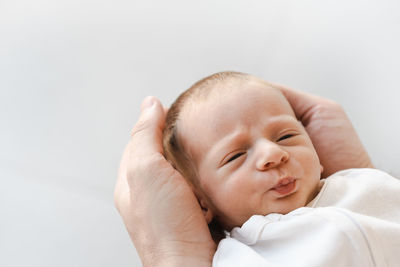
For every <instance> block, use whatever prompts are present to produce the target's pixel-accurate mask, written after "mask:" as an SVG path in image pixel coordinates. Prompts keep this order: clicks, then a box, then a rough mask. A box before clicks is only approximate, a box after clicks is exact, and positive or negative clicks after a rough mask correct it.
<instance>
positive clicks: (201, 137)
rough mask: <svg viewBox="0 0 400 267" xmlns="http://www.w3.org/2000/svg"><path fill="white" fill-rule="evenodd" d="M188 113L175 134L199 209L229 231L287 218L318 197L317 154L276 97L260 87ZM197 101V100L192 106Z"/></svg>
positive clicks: (222, 95)
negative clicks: (271, 217) (265, 218)
mask: <svg viewBox="0 0 400 267" xmlns="http://www.w3.org/2000/svg"><path fill="white" fill-rule="evenodd" d="M232 86H233V85H230V88H224V89H218V91H219V92H217V93H211V95H210V96H207V98H206V99H202V100H199V101H198V102H196V103H195V104H194V105H193V104H192V105H187V106H186V107H185V108H184V110H183V111H182V113H181V117H180V121H179V134H180V138H181V139H182V140H183V144H184V147H185V150H186V151H188V153H189V154H190V156H191V157H192V159H193V160H194V164H195V166H196V168H197V173H198V176H199V177H198V178H199V181H198V182H199V185H200V191H201V192H202V194H203V196H202V194H200V195H199V198H200V203H201V205H202V206H203V210H204V211H205V213H206V214H208V216H206V218H208V221H210V218H212V217H214V216H216V219H217V220H218V221H219V222H220V223H221V224H222V226H224V227H225V228H226V229H227V230H231V229H232V228H233V227H235V226H241V225H242V224H243V223H244V222H245V221H246V220H248V219H249V218H250V217H251V216H252V215H256V214H259V215H267V214H269V213H281V214H286V213H288V212H290V211H292V210H294V209H296V208H299V207H302V206H305V205H306V204H307V203H308V202H309V201H310V200H312V198H313V197H314V196H315V195H316V193H317V188H318V184H319V180H320V175H321V172H322V166H321V165H320V162H319V159H318V156H317V153H316V151H315V149H314V147H313V145H312V143H311V140H310V138H309V136H308V135H307V133H306V131H305V129H304V127H303V126H302V124H301V123H300V122H299V121H298V120H297V119H296V117H295V115H294V112H293V110H292V108H291V106H290V104H289V103H288V102H287V100H286V98H285V97H284V96H283V95H282V93H281V92H280V91H279V90H278V89H275V88H272V87H270V86H268V85H267V84H264V83H262V82H259V81H250V82H246V83H242V84H241V85H237V86H236V85H235V86H234V87H232ZM196 101H197V100H196Z"/></svg>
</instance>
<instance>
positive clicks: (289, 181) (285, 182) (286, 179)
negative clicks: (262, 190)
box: [272, 177, 294, 189]
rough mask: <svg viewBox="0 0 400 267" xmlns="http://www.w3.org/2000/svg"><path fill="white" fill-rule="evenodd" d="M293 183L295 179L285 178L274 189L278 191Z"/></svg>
mask: <svg viewBox="0 0 400 267" xmlns="http://www.w3.org/2000/svg"><path fill="white" fill-rule="evenodd" d="M292 182H294V178H293V177H284V178H282V179H280V180H279V181H278V183H277V184H276V185H275V186H274V187H273V188H272V189H277V188H279V187H282V186H285V185H288V184H290V183H292Z"/></svg>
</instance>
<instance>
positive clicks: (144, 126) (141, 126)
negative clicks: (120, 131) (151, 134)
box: [131, 120, 148, 137]
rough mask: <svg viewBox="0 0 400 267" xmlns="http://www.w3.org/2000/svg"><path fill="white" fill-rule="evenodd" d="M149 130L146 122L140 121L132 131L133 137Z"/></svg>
mask: <svg viewBox="0 0 400 267" xmlns="http://www.w3.org/2000/svg"><path fill="white" fill-rule="evenodd" d="M147 128H148V123H147V121H145V120H139V121H138V122H137V123H136V124H135V126H133V128H132V130H131V136H132V137H134V136H137V135H138V134H140V133H142V132H143V131H144V130H146V129H147Z"/></svg>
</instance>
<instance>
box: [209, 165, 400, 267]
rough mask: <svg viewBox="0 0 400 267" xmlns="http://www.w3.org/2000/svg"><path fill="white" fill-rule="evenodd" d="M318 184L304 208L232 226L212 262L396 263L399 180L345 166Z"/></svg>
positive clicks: (399, 250) (363, 265) (399, 237)
mask: <svg viewBox="0 0 400 267" xmlns="http://www.w3.org/2000/svg"><path fill="white" fill-rule="evenodd" d="M323 183H324V184H323V186H322V188H321V191H320V192H319V194H318V195H317V197H316V198H315V199H314V200H313V201H312V202H310V203H309V204H308V205H307V207H304V208H299V209H297V210H294V211H292V212H290V213H288V214H286V215H281V214H269V215H267V216H261V215H254V216H252V217H251V218H250V219H249V220H248V221H247V222H246V223H244V224H243V226H242V227H237V228H234V229H233V230H232V231H231V233H230V236H229V237H227V238H225V239H223V240H222V241H221V242H220V243H219V245H218V249H217V252H216V253H215V255H214V260H213V266H267V267H269V266H304V267H305V266H307V267H312V266H352V267H354V266H360V267H368V266H380V267H381V266H400V181H399V180H397V179H395V178H393V177H392V176H390V175H388V174H386V173H384V172H382V171H379V170H374V169H350V170H345V171H341V172H338V173H335V174H334V175H332V176H330V177H329V178H327V179H325V180H323Z"/></svg>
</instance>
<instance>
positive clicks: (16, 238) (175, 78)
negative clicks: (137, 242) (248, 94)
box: [0, 0, 400, 267]
mask: <svg viewBox="0 0 400 267" xmlns="http://www.w3.org/2000/svg"><path fill="white" fill-rule="evenodd" d="M399 3H400V2H398V1H395V0H393V1H389V0H379V1H377V0H371V1H364V0H363V1H361V0H358V1H349V0H335V1H333V0H331V1H320V0H315V1H314V0H308V1H299V0H293V1H285V0H281V1H278V0H276V1H268V0H267V1H266V0H263V1H255V0H253V1H252V0H246V1H244V0H243V1H235V0H229V1H228V0H223V1H222V0H220V1H216V0H214V1H211V0H208V1H205V0H203V1H190V0H186V1H177V0H170V1H161V0H160V1H144V0H143V1H132V0H131V1H127V0H113V1H110V0H96V1H94V0H36V1H32V0H25V1H24V0H0V121H1V124H0V178H1V184H0V207H1V213H0V266H35V267H36V266H37V267H39V266H40V267H50V266H51V267H53V266H82V267H83V266H96V267H98V266H140V261H139V259H138V257H137V255H136V252H135V250H134V247H133V245H132V244H131V242H130V240H129V238H128V235H127V233H126V231H125V228H124V226H123V224H122V222H121V219H120V217H119V215H118V214H117V212H116V210H115V208H114V206H113V200H112V194H113V187H114V183H115V178H116V174H117V169H118V164H119V160H120V155H121V153H122V150H123V147H124V145H125V144H126V142H127V141H128V138H129V132H130V129H131V127H132V126H133V125H134V123H135V121H136V120H137V118H138V115H139V105H140V102H141V100H142V99H143V98H144V97H145V96H147V95H155V96H158V97H159V98H160V99H161V100H162V102H163V103H164V104H166V105H168V104H170V103H171V102H172V101H173V100H174V99H175V98H176V96H177V95H178V94H179V93H180V92H182V91H183V90H184V89H186V88H188V87H189V86H190V85H191V84H192V83H194V82H195V81H197V80H199V79H200V78H202V77H204V76H206V75H209V74H211V73H214V72H217V71H222V70H238V71H243V72H248V73H252V74H255V75H257V76H260V77H261V78H264V79H266V80H270V81H273V82H279V83H282V84H286V85H289V86H291V87H293V88H297V89H300V90H304V91H308V92H312V93H315V94H318V95H321V96H325V97H328V98H331V99H333V100H336V101H338V102H340V103H341V104H342V105H343V107H344V108H345V110H346V111H347V113H348V115H349V117H350V118H351V120H352V121H353V123H354V126H355V127H356V129H357V131H358V133H359V135H360V137H361V139H362V141H363V143H364V144H365V146H366V148H367V150H368V152H369V153H370V155H371V157H372V159H373V162H374V163H375V165H376V166H377V167H378V168H380V169H383V170H385V171H387V172H390V173H392V174H393V175H395V176H397V177H400V166H399V162H400V161H399V160H400V152H399V148H400V141H399V140H400V138H399V135H400V106H399V99H400V93H399V77H400V52H399V47H400V16H399V14H400V4H399Z"/></svg>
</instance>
